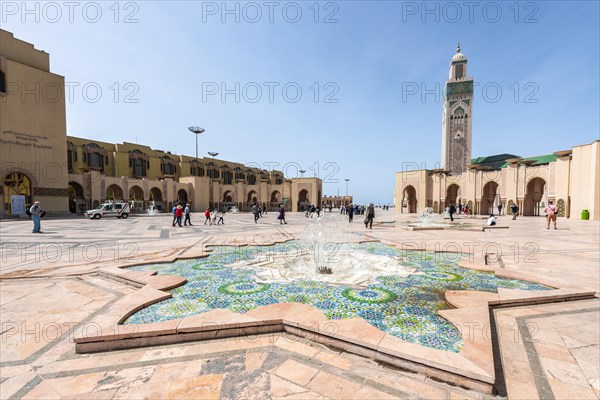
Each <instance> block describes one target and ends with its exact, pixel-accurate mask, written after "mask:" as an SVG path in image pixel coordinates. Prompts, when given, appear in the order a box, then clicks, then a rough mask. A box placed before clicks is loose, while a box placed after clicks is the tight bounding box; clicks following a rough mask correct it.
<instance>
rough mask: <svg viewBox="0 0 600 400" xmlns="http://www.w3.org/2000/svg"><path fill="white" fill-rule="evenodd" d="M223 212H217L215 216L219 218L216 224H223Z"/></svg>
mask: <svg viewBox="0 0 600 400" xmlns="http://www.w3.org/2000/svg"><path fill="white" fill-rule="evenodd" d="M224 214H225V211H220V212H218V213H217V217H218V218H219V219H218V221H217V225H221V224H223V225H225V221H223V215H224Z"/></svg>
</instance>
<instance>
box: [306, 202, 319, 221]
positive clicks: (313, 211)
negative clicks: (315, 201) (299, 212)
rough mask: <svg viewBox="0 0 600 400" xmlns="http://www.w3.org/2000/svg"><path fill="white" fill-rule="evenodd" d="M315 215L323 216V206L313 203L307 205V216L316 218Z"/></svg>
mask: <svg viewBox="0 0 600 400" xmlns="http://www.w3.org/2000/svg"><path fill="white" fill-rule="evenodd" d="M315 215H316V216H317V218H319V217H320V216H321V207H319V206H315V205H312V204H311V205H310V206H308V207H306V212H305V213H304V216H305V217H306V218H314V217H315Z"/></svg>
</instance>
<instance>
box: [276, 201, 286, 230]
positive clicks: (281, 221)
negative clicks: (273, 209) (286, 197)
mask: <svg viewBox="0 0 600 400" xmlns="http://www.w3.org/2000/svg"><path fill="white" fill-rule="evenodd" d="M277 219H278V220H279V225H282V224H287V222H285V208H284V207H283V204H281V205H279V215H278V216H277Z"/></svg>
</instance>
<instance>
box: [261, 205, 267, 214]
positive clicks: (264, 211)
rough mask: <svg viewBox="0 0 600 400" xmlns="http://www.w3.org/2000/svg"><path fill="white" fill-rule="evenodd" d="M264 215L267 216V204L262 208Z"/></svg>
mask: <svg viewBox="0 0 600 400" xmlns="http://www.w3.org/2000/svg"><path fill="white" fill-rule="evenodd" d="M262 215H267V206H266V204H263V206H262Z"/></svg>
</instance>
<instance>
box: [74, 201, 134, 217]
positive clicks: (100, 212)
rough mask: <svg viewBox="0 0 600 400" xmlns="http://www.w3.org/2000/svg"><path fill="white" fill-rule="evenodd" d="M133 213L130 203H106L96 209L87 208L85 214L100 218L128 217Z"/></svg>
mask: <svg viewBox="0 0 600 400" xmlns="http://www.w3.org/2000/svg"><path fill="white" fill-rule="evenodd" d="M130 213H131V206H130V205H129V203H104V204H101V205H100V206H99V207H98V208H96V209H94V210H87V211H86V212H85V216H86V217H88V218H90V219H100V218H102V217H117V218H127V217H129V214H130Z"/></svg>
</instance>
